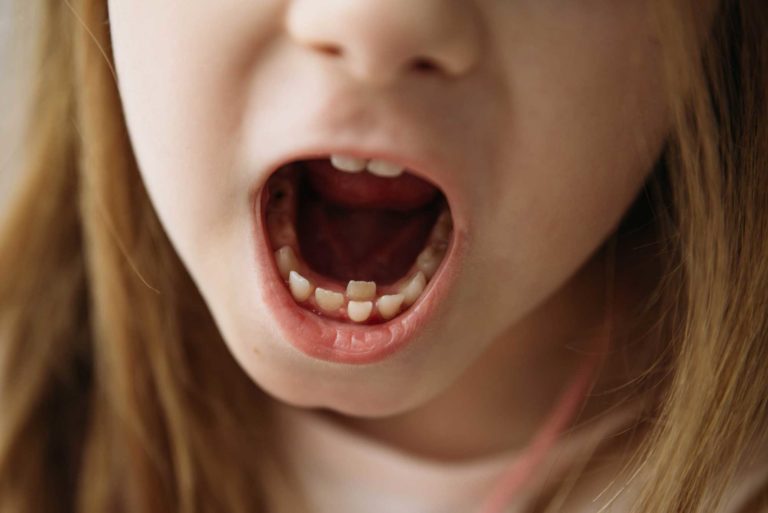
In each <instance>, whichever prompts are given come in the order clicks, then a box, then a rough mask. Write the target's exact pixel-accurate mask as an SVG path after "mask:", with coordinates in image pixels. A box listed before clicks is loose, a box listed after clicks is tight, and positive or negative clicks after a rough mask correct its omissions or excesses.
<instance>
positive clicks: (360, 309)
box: [347, 301, 373, 322]
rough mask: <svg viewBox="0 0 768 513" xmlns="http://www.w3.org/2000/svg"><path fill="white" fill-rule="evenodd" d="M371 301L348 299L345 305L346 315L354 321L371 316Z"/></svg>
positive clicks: (364, 319)
mask: <svg viewBox="0 0 768 513" xmlns="http://www.w3.org/2000/svg"><path fill="white" fill-rule="evenodd" d="M372 311H373V303H372V302H370V301H350V302H349V304H348V305H347V315H349V318H350V319H352V320H353V321H355V322H365V321H367V320H368V318H369V317H370V316H371V312H372Z"/></svg>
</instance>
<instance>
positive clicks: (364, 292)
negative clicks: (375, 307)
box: [347, 280, 376, 301]
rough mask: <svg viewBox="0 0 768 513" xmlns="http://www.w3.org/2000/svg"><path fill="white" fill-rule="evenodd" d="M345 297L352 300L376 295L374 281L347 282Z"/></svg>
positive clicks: (371, 297)
mask: <svg viewBox="0 0 768 513" xmlns="http://www.w3.org/2000/svg"><path fill="white" fill-rule="evenodd" d="M347 297H348V298H349V299H352V300H354V301H367V300H369V299H373V298H374V297H376V282H375V281H355V280H351V281H350V282H349V283H348V284H347Z"/></svg>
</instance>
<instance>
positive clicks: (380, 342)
mask: <svg viewBox="0 0 768 513" xmlns="http://www.w3.org/2000/svg"><path fill="white" fill-rule="evenodd" d="M254 196H255V198H254V204H253V213H254V217H255V220H254V221H255V224H254V226H255V230H254V239H255V240H254V246H255V257H256V266H257V269H258V271H259V273H258V274H259V275H260V276H261V277H262V278H263V280H264V284H265V286H264V300H265V303H266V305H267V308H268V309H269V310H270V313H271V314H272V315H273V316H274V318H275V319H276V320H277V323H278V325H279V327H280V330H281V332H282V335H283V337H284V338H285V339H286V340H288V342H290V343H291V344H292V345H293V346H294V347H296V348H297V349H298V350H300V351H301V352H303V353H304V354H306V355H308V356H311V357H313V358H317V359H320V360H325V361H329V362H335V363H345V364H357V365H364V364H371V363H376V362H380V361H382V360H384V359H386V358H388V357H390V356H392V355H394V354H395V353H398V352H399V351H401V350H403V349H404V348H406V347H408V345H409V344H410V342H412V341H413V340H414V338H415V337H416V336H417V335H418V334H419V332H421V331H422V330H423V329H424V327H425V326H426V325H427V324H428V322H429V321H430V319H432V318H434V315H435V311H436V310H437V306H438V305H439V304H440V302H441V301H442V300H443V299H444V298H445V297H446V296H447V295H448V293H449V291H450V288H451V286H452V285H453V283H454V282H455V281H456V280H455V278H456V274H457V270H458V269H459V261H460V260H461V255H463V253H464V251H463V249H464V246H465V244H464V237H462V236H461V234H460V233H459V232H458V230H455V229H454V234H453V238H452V241H451V245H450V247H449V249H448V252H447V253H446V255H445V258H444V259H443V262H442V263H441V265H440V268H439V269H438V271H437V273H436V274H435V275H434V276H433V278H432V279H431V280H430V281H429V283H428V284H427V287H426V289H425V290H424V292H423V293H422V295H421V297H419V299H418V300H417V301H416V303H414V304H413V305H412V306H411V307H410V308H409V309H408V310H406V311H405V312H403V313H402V314H400V315H399V316H397V317H395V318H394V319H392V320H390V321H387V322H385V323H382V324H375V325H354V324H348V323H342V322H339V321H334V320H331V319H327V318H324V317H320V316H318V315H316V314H314V313H312V312H310V311H309V310H306V309H304V308H302V307H301V306H299V305H298V304H297V303H296V302H295V301H294V299H293V296H291V294H290V292H289V291H288V287H287V286H286V285H285V283H284V281H283V280H282V278H281V277H280V274H279V273H278V270H277V267H276V264H275V261H274V258H273V255H272V251H271V249H270V244H269V243H268V238H267V233H266V228H265V223H264V217H263V216H264V209H263V206H262V202H261V197H262V193H261V190H259V191H258V192H257V193H256V194H255V195H254Z"/></svg>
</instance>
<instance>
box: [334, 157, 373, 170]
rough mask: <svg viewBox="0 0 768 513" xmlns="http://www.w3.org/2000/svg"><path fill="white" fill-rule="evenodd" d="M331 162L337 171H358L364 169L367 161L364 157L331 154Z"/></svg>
mask: <svg viewBox="0 0 768 513" xmlns="http://www.w3.org/2000/svg"><path fill="white" fill-rule="evenodd" d="M331 164H332V165H333V167H335V168H336V169H338V170H339V171H346V172H347V173H359V172H360V171H363V170H364V169H365V166H366V164H368V161H367V160H365V159H358V158H355V157H347V156H344V155H331Z"/></svg>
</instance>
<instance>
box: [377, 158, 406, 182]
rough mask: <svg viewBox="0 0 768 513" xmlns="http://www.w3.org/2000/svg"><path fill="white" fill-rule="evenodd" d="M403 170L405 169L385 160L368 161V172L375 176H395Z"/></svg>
mask: <svg viewBox="0 0 768 513" xmlns="http://www.w3.org/2000/svg"><path fill="white" fill-rule="evenodd" d="M403 171H405V168H403V167H401V166H398V165H397V164H393V163H392V162H387V161H386V160H371V161H370V162H368V172H369V173H373V174H374V175H376V176H383V177H386V178H395V177H397V176H400V175H402V174H403Z"/></svg>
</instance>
